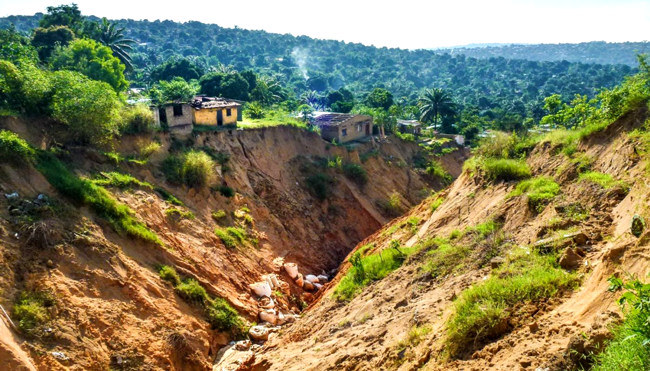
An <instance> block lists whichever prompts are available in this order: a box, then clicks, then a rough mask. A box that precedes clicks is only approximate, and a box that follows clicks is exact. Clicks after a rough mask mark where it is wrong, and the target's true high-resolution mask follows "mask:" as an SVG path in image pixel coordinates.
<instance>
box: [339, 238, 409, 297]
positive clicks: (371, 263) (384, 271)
mask: <svg viewBox="0 0 650 371" xmlns="http://www.w3.org/2000/svg"><path fill="white" fill-rule="evenodd" d="M390 245H391V247H389V248H387V249H384V250H382V251H380V252H379V253H377V254H372V255H369V256H365V257H362V256H361V255H362V254H361V253H360V252H356V253H355V254H354V255H353V256H352V257H351V258H350V263H351V264H352V267H351V268H350V269H349V270H348V272H347V273H346V275H345V277H343V279H342V280H341V281H340V282H339V284H338V286H336V289H335V290H334V295H333V297H334V298H335V299H336V300H338V301H350V300H352V298H354V297H355V296H356V295H357V294H358V293H359V292H361V290H362V289H363V288H364V287H365V286H367V285H368V284H369V283H370V282H372V281H377V280H380V279H382V278H384V277H386V276H387V275H389V274H390V273H391V272H392V271H394V270H396V269H397V268H399V267H400V266H401V265H402V263H403V262H404V260H405V259H406V258H407V257H408V256H409V255H410V254H412V253H413V252H414V251H415V249H414V248H403V247H400V246H399V242H397V241H395V240H393V241H391V244H390Z"/></svg>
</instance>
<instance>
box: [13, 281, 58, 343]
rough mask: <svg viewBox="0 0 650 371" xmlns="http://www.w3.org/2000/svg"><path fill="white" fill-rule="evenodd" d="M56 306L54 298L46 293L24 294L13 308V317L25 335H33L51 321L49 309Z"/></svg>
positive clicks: (33, 292)
mask: <svg viewBox="0 0 650 371" xmlns="http://www.w3.org/2000/svg"><path fill="white" fill-rule="evenodd" d="M52 306H54V298H53V297H52V296H51V295H50V294H49V293H46V292H42V291H32V292H27V291H25V292H22V293H21V294H20V296H19V298H18V300H17V301H16V304H15V305H14V308H13V317H14V318H15V319H16V320H17V322H18V328H19V329H20V331H22V332H23V333H24V334H27V335H31V334H32V333H33V332H34V331H35V330H36V329H37V328H38V327H39V326H41V325H43V324H45V323H47V322H48V321H49V320H50V314H49V311H48V309H47V308H49V307H52Z"/></svg>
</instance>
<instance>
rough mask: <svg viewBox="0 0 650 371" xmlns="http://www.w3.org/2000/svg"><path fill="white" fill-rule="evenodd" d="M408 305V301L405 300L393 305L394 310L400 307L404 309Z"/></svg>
mask: <svg viewBox="0 0 650 371" xmlns="http://www.w3.org/2000/svg"><path fill="white" fill-rule="evenodd" d="M408 304H409V302H408V300H407V299H406V298H404V299H402V300H400V301H398V302H397V303H396V304H395V307H394V309H397V308H401V307H405V306H407V305H408Z"/></svg>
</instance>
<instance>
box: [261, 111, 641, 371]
mask: <svg viewBox="0 0 650 371" xmlns="http://www.w3.org/2000/svg"><path fill="white" fill-rule="evenodd" d="M647 117H648V114H647V111H646V109H645V108H644V109H640V110H637V111H635V112H631V113H629V114H626V115H624V116H623V117H622V118H620V119H619V120H618V121H616V122H615V123H613V124H611V125H610V126H609V127H608V128H607V129H605V130H604V131H601V132H598V133H595V134H592V135H591V136H588V137H587V138H586V139H585V140H583V141H582V142H581V143H580V145H579V146H578V147H577V150H576V151H572V150H571V151H564V152H565V153H568V154H569V155H568V156H567V155H565V154H563V151H562V148H561V147H558V146H554V145H552V144H551V143H550V142H542V143H539V144H538V145H537V146H536V147H535V148H534V150H533V151H532V153H531V154H530V155H529V156H528V158H527V163H528V166H529V167H530V169H531V171H532V173H533V177H535V178H536V179H537V178H541V177H547V178H544V179H549V178H551V179H553V178H554V179H555V181H556V182H557V183H558V185H559V189H558V190H559V194H558V195H557V196H555V197H554V198H552V200H551V202H550V203H548V204H543V203H542V204H538V205H541V206H539V207H537V206H536V205H534V203H533V202H531V201H530V199H531V198H530V197H527V196H526V195H525V194H524V195H521V196H509V195H510V193H511V192H512V191H513V190H514V189H515V186H516V184H517V182H516V181H509V182H504V181H489V180H487V179H485V178H482V177H481V172H478V173H474V174H472V173H470V172H465V173H463V175H461V176H460V177H459V178H458V179H457V180H456V181H455V182H454V184H453V185H451V186H450V187H449V188H448V189H447V190H446V191H445V192H444V195H443V196H442V197H444V201H442V204H440V203H439V202H440V201H439V199H437V198H436V199H430V200H427V201H425V202H423V203H422V204H421V205H420V206H418V207H416V208H415V209H413V210H412V211H411V212H410V213H409V214H408V215H405V216H403V217H402V218H400V219H397V220H395V221H393V222H392V223H390V224H388V225H386V226H384V228H383V229H382V230H381V231H378V232H377V233H375V234H373V235H372V236H370V237H369V238H367V239H365V240H364V241H363V242H361V243H360V244H359V245H358V247H357V249H356V250H355V251H362V252H361V254H362V255H365V256H368V255H370V254H372V253H373V252H374V253H377V252H379V251H383V253H384V254H388V252H389V251H388V250H390V249H391V248H390V246H391V241H393V240H397V241H399V243H400V245H401V249H403V250H404V249H407V248H408V247H409V246H417V247H418V250H416V251H417V252H415V253H414V254H413V255H411V256H410V257H409V258H408V259H407V261H406V262H405V263H404V265H403V266H402V267H401V268H399V269H398V270H396V271H395V272H393V273H392V274H390V275H388V276H387V277H386V278H384V279H381V280H378V281H375V282H371V283H370V284H369V285H368V286H367V287H365V288H364V289H363V291H361V292H360V293H358V294H357V295H356V297H354V298H353V299H352V300H351V301H349V302H338V301H336V300H335V299H334V298H333V297H332V295H333V294H334V293H335V291H336V285H337V284H338V283H340V282H342V281H343V280H346V279H349V278H344V276H345V274H346V272H349V271H350V270H351V269H352V267H351V265H350V264H349V263H345V264H343V266H342V268H341V270H340V271H339V274H338V275H337V277H336V279H335V280H334V281H333V282H332V283H330V284H329V286H328V287H327V290H326V291H325V292H324V293H322V295H321V296H320V299H319V300H318V301H317V302H316V303H314V304H313V305H312V307H311V308H310V309H309V310H308V311H307V313H306V314H305V315H304V317H303V318H302V319H301V320H300V321H299V322H298V323H296V324H295V325H293V327H292V328H291V329H289V330H288V331H286V332H284V333H283V334H281V335H280V336H278V337H275V338H273V339H272V340H271V341H269V342H267V343H266V344H265V347H264V348H263V349H262V350H261V351H260V352H259V353H258V354H257V355H256V361H255V362H254V363H255V366H254V367H253V368H252V369H254V370H283V371H289V370H370V369H380V370H387V369H399V370H416V369H425V370H488V369H489V370H518V369H522V370H523V369H528V370H566V369H573V368H575V367H578V366H579V365H580V364H582V365H588V362H589V354H590V352H595V351H598V350H599V349H602V344H603V341H604V340H605V339H606V338H607V337H608V336H609V327H608V325H609V324H610V323H612V321H617V320H618V318H619V315H618V314H617V313H618V306H617V305H616V303H615V299H616V298H617V296H618V295H617V294H614V293H611V292H608V290H607V288H608V282H607V279H608V278H609V277H610V276H611V275H613V274H615V275H623V274H632V275H638V276H639V277H645V276H646V275H647V273H648V266H649V265H648V263H649V262H650V257H649V255H648V238H647V237H648V233H649V232H647V231H646V232H645V234H643V235H642V236H641V238H636V237H634V236H633V235H632V234H631V233H630V223H631V220H632V217H633V216H634V215H635V214H639V215H642V216H644V217H646V220H647V217H648V214H649V213H648V201H647V200H648V199H649V196H650V195H649V193H650V189H648V187H647V182H646V179H647V173H646V168H647V165H648V163H647V160H646V159H645V158H644V157H643V155H641V156H640V155H639V153H642V150H641V148H643V147H644V146H643V145H641V144H640V140H641V139H639V137H634V136H630V135H629V133H630V132H632V131H633V130H634V129H636V128H640V127H641V126H642V124H643V122H644V121H645V120H646V119H647ZM438 205H439V206H438ZM531 205H532V206H531ZM409 220H410V221H413V223H408V222H407V221H409ZM545 238H547V240H543V239H545ZM540 240H541V241H540ZM369 244H370V247H368V245H369ZM392 244H394V242H393V243H392ZM350 256H352V254H351V255H350ZM384 256H388V255H384ZM549 259H552V261H551V260H549ZM531 261H534V262H535V263H534V264H532V263H530V262H531ZM558 261H559V264H558ZM535 264H537V265H535ZM368 267H369V266H368V265H367V266H366V270H367V269H368ZM538 267H547V268H543V269H541V272H539V271H536V272H537V273H533V271H535V269H537V268H538ZM366 273H367V272H366ZM534 274H538V276H535V275H534ZM531 277H533V278H535V277H536V279H530V278H531ZM520 278H521V279H520ZM516 285H518V286H516ZM471 287H474V289H472V290H469V288H471ZM477 288H478V289H482V290H484V291H483V292H481V291H480V290H477ZM514 288H519V289H520V291H518V292H517V291H516V290H514ZM530 288H533V289H532V290H531V289H530ZM510 289H513V290H510ZM508 290H510V291H508ZM525 290H528V293H527V295H526V296H522V295H523V294H522V292H524V291H525ZM470 291H471V295H474V296H469V295H470V294H469V292H470ZM483 293H488V298H487V299H486V298H485V297H484V296H481V295H482V294H483ZM490 295H493V296H496V295H503V297H504V298H506V299H504V300H503V301H502V302H500V303H497V304H488V303H494V302H490V301H489V296H490ZM517 295H520V297H521V299H518V300H514V301H513V300H512V298H517V297H518V296H517ZM508 300H511V301H510V302H509V301H508ZM462 303H465V304H466V305H465V306H464V307H462V308H464V310H465V312H459V311H460V310H461V309H460V308H461V305H463V304H462ZM476 303H478V307H472V305H474V304H476ZM482 303H485V304H482ZM491 305H496V306H491ZM468 308H469V309H468ZM472 308H475V310H476V311H475V312H469V310H470V309H472ZM459 313H460V314H459ZM471 313H473V314H471ZM470 314H471V316H474V317H471V316H470ZM461 315H463V316H465V317H463V321H464V322H463V321H461V320H460V317H461ZM490 316H492V317H490ZM480 319H484V321H483V322H480ZM472 323H473V324H474V325H473V326H474V327H472V326H471V325H470V324H472ZM463 326H464V327H463ZM452 328H453V331H454V332H453V333H452V332H451V331H452ZM459 334H460V335H459ZM463 334H464V337H463V336H461V335H463Z"/></svg>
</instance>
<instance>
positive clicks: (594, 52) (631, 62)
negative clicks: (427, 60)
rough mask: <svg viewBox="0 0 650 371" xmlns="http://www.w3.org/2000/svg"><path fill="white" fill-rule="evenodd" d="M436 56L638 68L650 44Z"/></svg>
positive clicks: (453, 51) (469, 50)
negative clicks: (639, 60)
mask: <svg viewBox="0 0 650 371" xmlns="http://www.w3.org/2000/svg"><path fill="white" fill-rule="evenodd" d="M435 52H436V53H440V54H450V55H454V56H455V55H461V54H462V55H465V56H466V57H471V58H499V57H503V58H508V59H527V60H530V61H569V62H582V63H599V64H627V65H628V66H636V65H637V59H636V55H637V54H643V53H648V52H650V42H648V41H642V42H624V43H608V42H605V41H592V42H588V43H579V44H531V45H521V44H511V45H487V46H485V47H457V48H447V49H445V48H441V49H436V50H435Z"/></svg>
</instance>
